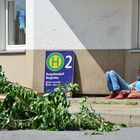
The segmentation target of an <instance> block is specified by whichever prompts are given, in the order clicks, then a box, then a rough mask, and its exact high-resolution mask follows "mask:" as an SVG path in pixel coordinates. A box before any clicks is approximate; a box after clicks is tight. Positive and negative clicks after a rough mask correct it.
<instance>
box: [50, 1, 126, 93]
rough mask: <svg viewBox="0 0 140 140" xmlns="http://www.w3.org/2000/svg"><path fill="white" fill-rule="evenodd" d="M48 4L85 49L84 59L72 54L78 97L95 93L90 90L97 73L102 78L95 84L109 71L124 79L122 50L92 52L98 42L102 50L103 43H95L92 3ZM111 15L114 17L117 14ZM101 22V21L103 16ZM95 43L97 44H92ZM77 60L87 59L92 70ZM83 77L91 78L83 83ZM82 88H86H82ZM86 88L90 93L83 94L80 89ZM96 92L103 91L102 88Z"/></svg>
mask: <svg viewBox="0 0 140 140" xmlns="http://www.w3.org/2000/svg"><path fill="white" fill-rule="evenodd" d="M50 2H51V3H52V4H53V6H54V7H55V8H56V10H57V11H58V12H59V14H60V15H61V16H62V18H63V19H64V20H65V22H66V23H67V25H68V26H69V27H70V28H71V30H72V31H73V33H74V34H75V35H76V37H77V38H78V39H79V40H80V42H81V43H82V44H83V45H84V47H85V49H87V50H81V51H86V52H85V53H83V52H82V54H84V56H82V55H81V54H79V53H77V52H78V50H75V54H76V60H75V75H74V76H75V78H74V79H75V80H74V82H76V83H78V84H79V85H80V92H81V93H83V92H89V93H94V92H95V93H96V89H95V88H96V87H93V85H95V82H96V80H98V79H96V78H97V76H98V70H99V71H100V73H99V76H100V74H102V76H101V77H100V79H99V80H98V81H100V80H104V79H103V78H102V77H103V75H104V74H105V72H106V71H108V70H110V69H114V70H116V71H117V72H118V73H120V75H121V76H122V77H124V65H125V62H124V60H125V51H124V50H95V49H94V50H93V49H92V48H94V47H95V45H97V46H96V47H98V46H99V42H100V46H101V47H102V48H103V47H104V44H103V40H102V39H100V40H99V39H98V37H97V36H98V35H99V34H98V32H97V29H96V27H97V23H96V20H97V19H95V18H96V17H94V15H93V11H94V8H93V7H92V6H93V5H92V4H91V3H93V1H92V0H88V1H86V0H81V1H80V2H79V1H75V0H70V1H66V0H57V1H56V0H50ZM100 2H101V1H100ZM100 2H99V3H98V4H101V7H102V6H103V5H102V3H100ZM85 5H86V6H85ZM86 7H88V8H86ZM96 10H97V9H96ZM114 14H117V12H116V13H114ZM114 14H113V15H114ZM113 15H110V16H113ZM108 16H109V15H108ZM102 18H105V16H104V17H102ZM108 18H109V17H108ZM100 20H103V19H100ZM103 22H104V21H102V24H103ZM106 22H109V21H106ZM95 24H96V25H95ZM102 24H101V25H99V27H100V26H102ZM100 31H101V30H100ZM95 32H96V33H95ZM97 34H98V35H97ZM96 40H98V41H97V42H96ZM108 45H110V44H108ZM79 51H80V50H79ZM79 57H81V58H82V57H83V59H89V61H90V62H89V63H90V64H91V65H92V66H90V65H89V66H88V60H84V61H83V60H81V58H79ZM85 67H87V68H85ZM89 69H91V70H89ZM87 73H89V74H87ZM96 74H97V76H96V77H94V75H96ZM81 75H82V76H81ZM83 75H84V76H83ZM86 75H87V77H88V76H89V77H90V76H91V77H90V78H89V79H86ZM92 79H93V80H92ZM88 81H89V83H91V85H86V83H87V82H88ZM101 84H102V83H101ZM85 85H86V87H84V86H85ZM97 86H100V83H98V85H97ZM87 87H89V88H91V87H92V89H93V90H92V89H91V90H88V89H87V90H86V91H84V89H85V88H87ZM99 88H105V85H103V87H99Z"/></svg>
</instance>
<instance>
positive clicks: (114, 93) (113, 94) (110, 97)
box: [105, 92, 118, 99]
mask: <svg viewBox="0 0 140 140" xmlns="http://www.w3.org/2000/svg"><path fill="white" fill-rule="evenodd" d="M117 96H118V93H116V92H113V93H111V94H110V95H108V96H106V97H105V98H106V99H113V98H116V97H117Z"/></svg>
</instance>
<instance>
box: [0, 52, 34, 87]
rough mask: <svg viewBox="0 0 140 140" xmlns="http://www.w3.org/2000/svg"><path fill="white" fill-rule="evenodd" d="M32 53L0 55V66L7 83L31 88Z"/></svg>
mask: <svg viewBox="0 0 140 140" xmlns="http://www.w3.org/2000/svg"><path fill="white" fill-rule="evenodd" d="M32 60H33V51H29V50H28V51H26V54H14V53H13V54H0V65H2V68H3V71H5V74H6V77H8V80H9V81H12V82H17V83H19V84H21V85H23V86H27V87H30V88H32V87H33V80H32V79H33V61H32Z"/></svg>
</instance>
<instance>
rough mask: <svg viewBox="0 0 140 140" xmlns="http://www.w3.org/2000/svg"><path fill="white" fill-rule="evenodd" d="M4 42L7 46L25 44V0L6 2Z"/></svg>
mask: <svg viewBox="0 0 140 140" xmlns="http://www.w3.org/2000/svg"><path fill="white" fill-rule="evenodd" d="M6 10H7V18H6V21H7V23H6V25H7V27H6V29H7V31H6V33H7V35H6V40H7V41H6V44H7V45H8V47H9V46H13V45H14V46H15V45H25V44H26V0H7V2H6Z"/></svg>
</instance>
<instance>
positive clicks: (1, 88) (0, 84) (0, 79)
mask: <svg viewBox="0 0 140 140" xmlns="http://www.w3.org/2000/svg"><path fill="white" fill-rule="evenodd" d="M7 84H8V81H7V78H6V77H5V73H4V72H3V71H2V66H0V94H4V93H5V92H6V88H7Z"/></svg>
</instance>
